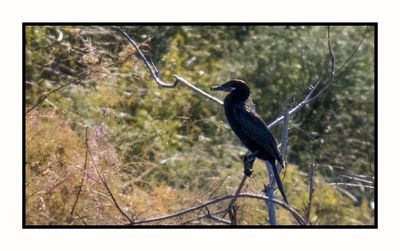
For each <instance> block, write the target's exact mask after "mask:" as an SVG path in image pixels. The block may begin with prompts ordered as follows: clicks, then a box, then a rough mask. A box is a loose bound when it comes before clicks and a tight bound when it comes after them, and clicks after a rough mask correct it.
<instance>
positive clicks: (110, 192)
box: [86, 144, 134, 224]
mask: <svg viewBox="0 0 400 251" xmlns="http://www.w3.org/2000/svg"><path fill="white" fill-rule="evenodd" d="M86 147H87V150H88V152H89V156H90V158H91V160H92V162H93V166H94V168H95V170H96V172H97V175H98V176H99V178H100V181H101V183H102V184H103V186H104V187H105V188H106V190H107V192H108V194H109V195H110V197H111V200H112V201H113V203H114V206H115V207H116V208H117V209H118V211H119V212H120V213H121V215H122V216H123V217H125V218H126V219H127V220H128V221H129V223H130V224H132V223H133V222H134V221H133V220H132V219H131V218H130V217H129V216H128V215H127V214H126V213H125V212H124V210H122V208H121V207H120V205H119V204H118V202H117V200H116V199H115V196H114V194H113V193H112V191H111V189H110V187H109V186H108V184H107V181H106V179H105V177H104V176H103V175H101V173H100V170H99V169H98V168H97V164H96V161H95V160H94V157H93V155H92V152H91V151H90V147H89V145H88V144H87V145H86Z"/></svg>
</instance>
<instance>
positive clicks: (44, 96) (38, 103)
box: [25, 73, 83, 115]
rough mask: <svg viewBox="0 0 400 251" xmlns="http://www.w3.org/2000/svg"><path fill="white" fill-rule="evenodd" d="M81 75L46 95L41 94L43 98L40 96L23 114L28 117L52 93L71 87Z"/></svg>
mask: <svg viewBox="0 0 400 251" xmlns="http://www.w3.org/2000/svg"><path fill="white" fill-rule="evenodd" d="M82 75H83V73H80V74H78V76H76V78H75V79H73V80H71V81H69V82H68V83H66V84H63V85H61V86H59V87H57V88H54V89H52V90H50V91H49V92H47V93H46V92H45V93H43V96H42V97H41V98H40V99H39V100H38V101H37V102H36V103H35V104H34V105H32V107H31V108H29V109H28V110H27V111H26V112H25V115H28V114H29V113H30V112H31V111H32V110H33V109H35V108H36V107H37V106H38V105H40V104H41V103H43V102H44V101H45V100H46V99H47V98H48V97H49V96H50V95H51V94H53V93H55V92H58V91H60V90H61V89H63V88H65V87H67V86H69V85H71V84H73V83H76V82H78V81H79V77H80V76H82Z"/></svg>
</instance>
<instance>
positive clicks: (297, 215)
mask: <svg viewBox="0 0 400 251" xmlns="http://www.w3.org/2000/svg"><path fill="white" fill-rule="evenodd" d="M234 196H235V195H234V194H230V195H224V196H221V197H218V198H215V199H212V200H209V201H207V202H204V203H202V204H200V205H197V206H194V207H191V208H189V209H186V210H183V211H180V212H177V213H174V214H169V215H165V216H161V217H155V218H148V219H144V220H138V221H134V222H132V223H131V224H130V225H138V224H145V223H151V222H158V221H163V220H167V219H172V218H176V217H179V216H182V215H185V214H187V213H190V212H193V211H197V210H199V209H202V208H204V207H207V206H209V205H212V204H216V203H218V202H221V201H224V200H229V199H232V198H233V197H234ZM238 197H239V198H251V199H257V200H263V201H265V200H270V199H269V198H268V197H266V196H264V195H258V194H252V193H240V194H239V195H238ZM270 201H271V202H273V203H275V204H277V205H279V206H280V207H282V208H283V209H285V210H287V211H288V212H289V213H290V214H292V216H293V218H294V219H295V220H296V221H297V222H298V223H299V224H300V225H306V224H307V223H306V220H305V219H304V218H303V216H301V214H300V213H298V212H297V211H296V210H295V209H294V208H293V207H291V206H289V205H287V204H286V203H284V202H282V201H279V200H276V199H274V200H270Z"/></svg>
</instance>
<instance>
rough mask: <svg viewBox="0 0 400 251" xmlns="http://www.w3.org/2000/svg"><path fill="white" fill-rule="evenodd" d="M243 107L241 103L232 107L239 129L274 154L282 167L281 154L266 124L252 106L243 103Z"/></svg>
mask: <svg viewBox="0 0 400 251" xmlns="http://www.w3.org/2000/svg"><path fill="white" fill-rule="evenodd" d="M244 108H245V110H243V104H237V105H235V106H234V107H233V115H234V117H235V119H236V120H237V121H238V124H239V125H240V129H242V131H243V132H244V133H246V135H247V136H249V137H250V138H251V139H252V140H253V141H255V142H256V143H257V144H258V145H260V146H262V147H263V148H264V150H265V151H267V153H268V154H270V155H271V156H274V157H275V159H277V160H278V162H279V163H280V164H281V165H282V167H283V161H282V157H281V154H280V152H279V150H278V147H277V146H276V141H275V139H274V137H273V136H272V134H271V132H270V131H269V130H268V127H267V125H266V124H265V122H264V121H263V120H262V119H261V117H260V116H259V115H258V114H257V113H256V111H255V109H254V107H251V106H249V105H244Z"/></svg>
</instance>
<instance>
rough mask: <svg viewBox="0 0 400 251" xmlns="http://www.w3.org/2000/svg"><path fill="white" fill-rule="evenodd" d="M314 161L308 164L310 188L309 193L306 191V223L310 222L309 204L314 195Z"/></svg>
mask: <svg viewBox="0 0 400 251" xmlns="http://www.w3.org/2000/svg"><path fill="white" fill-rule="evenodd" d="M315 166H316V165H315V163H314V162H313V163H312V164H311V165H310V173H309V176H310V177H309V183H310V189H309V193H308V204H307V209H306V220H307V223H308V224H310V215H311V206H312V200H313V197H314V190H315V186H314V170H315Z"/></svg>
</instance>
